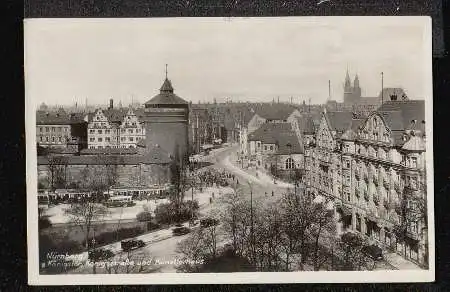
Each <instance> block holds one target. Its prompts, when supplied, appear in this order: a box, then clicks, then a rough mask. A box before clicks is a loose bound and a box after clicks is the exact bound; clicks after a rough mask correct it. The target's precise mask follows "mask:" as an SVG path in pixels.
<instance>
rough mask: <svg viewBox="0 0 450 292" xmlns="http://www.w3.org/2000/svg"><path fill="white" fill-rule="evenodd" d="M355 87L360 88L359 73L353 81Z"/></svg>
mask: <svg viewBox="0 0 450 292" xmlns="http://www.w3.org/2000/svg"><path fill="white" fill-rule="evenodd" d="M353 87H355V88H359V77H358V73H356V75H355V80H354V81H353Z"/></svg>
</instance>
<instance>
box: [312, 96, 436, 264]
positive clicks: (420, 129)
mask: <svg viewBox="0 0 450 292" xmlns="http://www.w3.org/2000/svg"><path fill="white" fill-rule="evenodd" d="M424 106H425V103H424V101H423V100H401V101H398V100H397V98H396V96H395V95H393V96H391V100H390V101H386V102H384V103H383V104H382V105H381V106H380V107H379V108H378V110H377V111H374V112H372V113H371V114H370V115H369V116H368V117H366V118H364V119H357V118H355V116H354V115H353V114H352V112H327V111H326V110H324V112H323V113H322V118H321V121H320V125H319V127H318V130H317V132H316V137H315V141H314V143H312V144H311V146H310V147H305V164H306V169H307V172H306V175H307V178H306V182H307V187H308V191H309V192H311V193H313V194H315V195H318V196H323V197H325V198H327V199H328V200H329V201H333V202H334V204H335V207H336V211H337V213H338V214H339V216H340V220H339V221H340V229H341V232H342V231H354V232H359V233H361V234H363V235H365V236H366V237H367V239H368V240H369V241H371V242H372V243H375V244H377V245H379V246H380V247H384V248H386V249H390V250H392V251H394V250H395V251H396V252H397V253H398V254H400V255H402V256H403V257H405V258H407V259H408V260H411V261H413V262H416V263H418V264H420V265H426V264H427V260H428V254H427V246H428V243H427V234H428V233H427V216H426V161H425V154H426V148H425V139H426V135H425V111H424Z"/></svg>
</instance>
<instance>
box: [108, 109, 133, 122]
mask: <svg viewBox="0 0 450 292" xmlns="http://www.w3.org/2000/svg"><path fill="white" fill-rule="evenodd" d="M127 112H128V109H127V108H108V109H106V110H103V114H104V115H105V116H106V118H107V119H108V121H109V122H112V123H121V122H122V121H123V118H124V117H125V116H126V115H127Z"/></svg>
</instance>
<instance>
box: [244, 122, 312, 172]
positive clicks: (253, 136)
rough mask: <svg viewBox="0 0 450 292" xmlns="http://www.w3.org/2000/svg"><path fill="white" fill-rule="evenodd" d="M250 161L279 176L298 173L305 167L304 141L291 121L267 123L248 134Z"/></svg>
mask: <svg viewBox="0 0 450 292" xmlns="http://www.w3.org/2000/svg"><path fill="white" fill-rule="evenodd" d="M248 144H249V145H248V149H249V154H250V157H251V159H250V162H252V163H253V164H254V166H256V167H257V168H263V169H265V170H267V171H271V172H274V171H276V172H277V176H284V177H286V178H287V177H288V176H289V175H291V177H290V178H291V179H293V178H294V177H293V175H298V174H297V173H293V171H296V170H301V169H304V163H303V154H304V153H303V143H302V140H301V139H299V137H298V136H297V134H296V132H295V130H294V129H293V126H292V124H291V123H266V124H263V125H262V126H261V127H260V128H259V129H257V130H256V131H254V132H252V133H250V134H249V135H248Z"/></svg>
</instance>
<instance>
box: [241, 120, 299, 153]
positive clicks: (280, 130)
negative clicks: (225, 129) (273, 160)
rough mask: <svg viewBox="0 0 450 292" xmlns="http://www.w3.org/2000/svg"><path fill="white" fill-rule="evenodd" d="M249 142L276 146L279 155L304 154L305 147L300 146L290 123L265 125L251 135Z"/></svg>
mask: <svg viewBox="0 0 450 292" xmlns="http://www.w3.org/2000/svg"><path fill="white" fill-rule="evenodd" d="M248 140H249V141H261V142H262V143H264V144H275V145H277V146H278V152H277V153H278V154H298V153H303V146H302V145H300V143H299V140H298V137H297V135H296V134H295V132H294V130H293V129H292V126H291V124H290V123H265V124H263V125H261V127H260V128H258V129H257V130H256V131H254V132H253V133H251V134H250V135H249V137H248ZM289 145H290V146H289Z"/></svg>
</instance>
